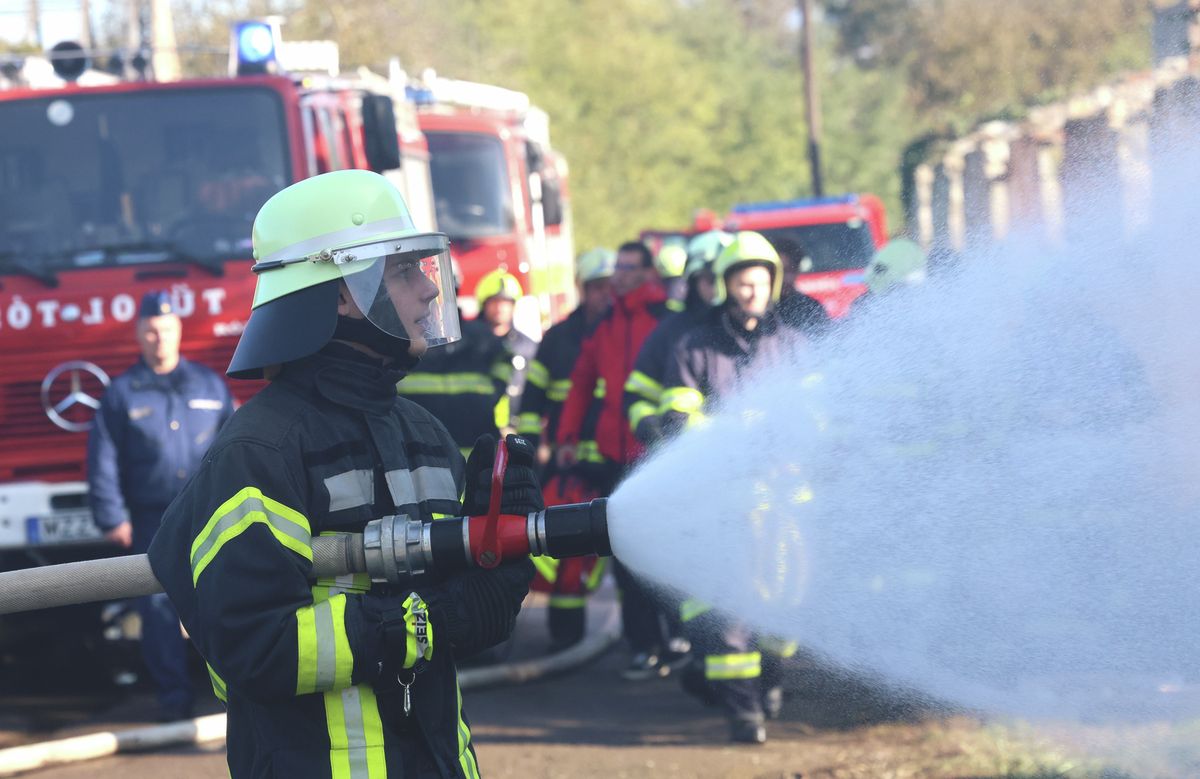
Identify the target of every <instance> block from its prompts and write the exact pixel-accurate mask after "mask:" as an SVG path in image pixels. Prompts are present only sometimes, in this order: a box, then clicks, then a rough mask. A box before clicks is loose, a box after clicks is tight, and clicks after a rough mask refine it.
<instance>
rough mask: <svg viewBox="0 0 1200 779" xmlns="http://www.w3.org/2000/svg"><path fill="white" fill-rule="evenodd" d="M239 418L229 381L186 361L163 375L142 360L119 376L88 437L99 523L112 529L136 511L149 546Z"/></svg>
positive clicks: (138, 531)
mask: <svg viewBox="0 0 1200 779" xmlns="http://www.w3.org/2000/svg"><path fill="white" fill-rule="evenodd" d="M232 413H233V399H232V397H231V396H230V394H229V388H228V387H227V386H226V385H225V382H224V380H222V379H221V377H220V376H218V375H217V374H215V373H213V372H212V371H211V370H209V369H208V368H206V367H204V366H203V365H198V364H196V363H194V362H190V361H188V360H185V359H180V361H179V365H178V366H177V367H176V368H175V370H173V371H171V372H170V373H167V374H163V375H161V376H160V375H158V374H156V373H154V371H152V370H150V368H149V366H147V365H146V363H145V362H143V361H141V360H139V361H138V362H137V364H136V365H134V366H133V367H132V368H130V369H129V370H128V371H126V372H125V373H123V374H122V375H120V376H118V377H117V378H116V379H114V380H113V383H112V386H111V387H109V388H108V391H107V392H106V393H105V394H104V397H103V399H102V400H101V401H100V409H99V410H98V411H97V412H96V421H95V425H94V426H93V427H92V431H91V434H90V435H89V436H88V493H89V499H90V502H91V507H92V516H93V518H94V520H95V522H96V525H97V526H98V527H99V528H100V529H101V530H106V531H107V530H111V529H112V528H114V527H116V526H117V525H119V524H121V522H123V521H124V519H125V510H126V509H128V511H129V518H130V519H131V520H132V521H133V529H134V547H135V551H137V550H138V549H144V548H145V547H146V546H147V545H148V544H149V542H150V537H152V536H153V535H154V531H155V530H157V528H158V522H159V519H160V518H161V516H162V512H163V510H164V509H166V507H167V505H168V504H169V503H170V502H171V501H172V500H174V499H175V496H176V495H178V494H179V492H180V490H182V489H183V485H184V484H186V483H187V480H188V479H189V478H190V477H191V475H192V474H193V473H194V472H195V471H196V470H197V468H199V467H200V463H201V461H202V460H203V458H204V453H205V452H206V451H208V447H209V445H210V444H211V443H212V441H213V439H214V438H215V437H216V435H217V431H218V430H219V429H220V427H221V425H222V424H224V423H225V421H226V420H227V419H229V417H230V415H231V414H232Z"/></svg>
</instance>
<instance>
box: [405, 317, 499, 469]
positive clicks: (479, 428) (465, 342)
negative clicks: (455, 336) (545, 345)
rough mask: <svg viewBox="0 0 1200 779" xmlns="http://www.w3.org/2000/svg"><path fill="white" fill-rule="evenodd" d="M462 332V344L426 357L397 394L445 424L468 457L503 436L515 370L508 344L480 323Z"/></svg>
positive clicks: (474, 322) (466, 326) (464, 325)
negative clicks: (479, 444)
mask: <svg viewBox="0 0 1200 779" xmlns="http://www.w3.org/2000/svg"><path fill="white" fill-rule="evenodd" d="M460 321H461V320H460ZM461 329H462V337H461V338H460V339H459V340H457V341H453V342H451V343H448V344H445V345H443V346H442V347H440V348H438V349H435V350H433V351H431V352H429V353H428V354H426V355H425V356H424V357H422V358H421V363H420V364H419V365H417V366H416V367H415V368H413V370H411V371H410V372H408V373H407V374H406V375H405V377H404V380H403V381H401V382H399V383H398V384H396V392H397V393H399V394H400V395H401V396H403V397H406V398H408V399H409V400H411V401H413V402H414V403H416V404H418V405H419V406H421V407H422V408H424V409H425V410H426V411H428V412H429V413H430V414H433V416H435V417H436V418H437V419H438V421H440V422H441V423H442V424H444V425H445V426H446V429H447V430H449V431H450V435H451V436H452V437H453V438H454V442H455V443H456V444H457V445H458V448H459V451H461V452H462V454H463V456H464V457H465V456H467V455H468V454H469V453H470V451H471V448H472V447H473V446H474V445H475V441H477V440H478V439H479V437H480V436H483V435H491V436H493V437H495V436H498V435H499V434H500V427H501V424H502V423H501V420H500V419H499V410H500V409H501V407H502V406H503V407H504V408H505V409H507V405H508V404H507V402H506V400H507V397H508V396H507V391H508V386H509V380H510V379H511V377H512V370H513V367H512V355H511V353H510V352H509V350H508V348H507V347H506V345H505V343H504V340H503V339H501V338H499V337H497V336H496V335H495V334H494V333H493V332H492V328H491V326H490V325H489V324H488V323H487V322H486V321H484V320H483V319H482V318H479V319H470V320H466V321H461Z"/></svg>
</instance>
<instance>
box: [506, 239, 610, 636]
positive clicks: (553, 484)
mask: <svg viewBox="0 0 1200 779" xmlns="http://www.w3.org/2000/svg"><path fill="white" fill-rule="evenodd" d="M616 262H617V255H616V252H614V251H613V250H612V249H608V248H603V247H598V248H595V249H590V250H588V251H586V252H584V253H583V254H581V255H579V259H578V260H577V261H576V264H575V280H576V281H577V282H578V284H579V292H580V301H581V302H580V304H579V307H578V308H576V309H575V310H574V311H572V312H571V313H570V315H569V316H567V318H566V319H564V320H563V321H561V322H559V323H558V324H556V325H554V326H553V327H551V328H550V329H549V330H547V331H546V334H545V335H544V336H543V337H542V342H541V344H540V345H539V346H538V350H537V355H536V356H535V357H534V359H533V362H531V363H530V365H529V373H528V377H527V381H526V383H525V392H524V393H523V394H522V395H521V415H520V417H519V423H518V427H517V432H518V433H520V434H521V435H522V436H524V437H526V438H531V439H533V440H537V441H541V440H548V441H553V440H554V437H555V435H556V433H557V431H558V417H559V412H560V411H561V410H562V404H563V401H564V400H565V399H566V397H567V392H568V391H569V390H570V389H571V369H572V368H574V367H575V359H576V358H577V357H578V356H579V350H580V348H581V347H582V345H583V341H584V339H585V338H587V336H588V335H589V334H590V333H591V332H592V331H593V330H594V329H595V328H596V325H597V324H599V323H600V320H601V319H603V318H604V315H605V314H607V313H608V310H609V308H611V307H612V284H611V280H612V275H613V269H614V267H615V265H616ZM599 416H600V401H599V400H598V399H596V400H593V402H592V408H591V409H590V410H589V411H588V415H587V419H586V420H585V421H584V425H583V429H582V432H581V440H580V442H579V447H578V448H577V450H576V451H577V458H576V462H575V463H574V464H573V465H571V466H570V467H568V468H562V469H560V468H558V466H557V464H556V463H554V462H553V461H551V462H549V463H547V466H546V471H545V472H544V474H543V479H542V482H543V484H545V497H546V504H547V505H558V504H561V503H580V502H584V501H588V500H591V499H592V498H596V497H599V496H600V495H601V492H600V490H601V488H602V486H603V483H604V479H603V476H604V474H603V473H602V471H603V469H604V464H603V460H602V459H601V457H600V452H599V450H597V448H596V440H595V429H596V420H597V419H598V418H599ZM534 564H535V565H536V566H537V568H538V572H539V573H540V574H541V575H542V577H543V579H544V580H545V582H546V587H545V588H544V589H548V590H549V592H550V609H549V616H548V619H549V628H550V651H552V652H553V651H557V650H559V649H562V648H564V647H567V646H570V645H571V644H574V643H576V642H578V641H579V640H580V639H581V638H583V635H584V629H585V627H586V622H587V620H586V616H587V615H586V612H585V608H586V605H587V595H588V594H589V593H590V592H591V591H592V590H594V589H595V588H596V587H597V586H598V585H599V583H600V578H601V577H602V576H603V574H604V568H605V566H604V561H596V560H595V559H590V560H589V559H586V558H568V559H566V560H555V559H553V558H550V557H539V558H535V559H534ZM535 586H540V585H535Z"/></svg>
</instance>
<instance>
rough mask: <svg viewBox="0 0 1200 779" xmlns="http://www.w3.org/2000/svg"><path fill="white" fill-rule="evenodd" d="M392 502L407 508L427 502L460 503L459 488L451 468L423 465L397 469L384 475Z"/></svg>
mask: <svg viewBox="0 0 1200 779" xmlns="http://www.w3.org/2000/svg"><path fill="white" fill-rule="evenodd" d="M384 478H386V479H387V485H388V490H389V491H390V492H391V493H392V500H394V501H395V502H396V505H397V506H407V505H410V504H413V503H420V502H422V501H427V500H450V501H454V502H456V503H457V502H458V487H457V486H456V485H455V483H454V473H453V472H452V471H451V470H450V469H449V468H439V467H435V466H432V465H422V466H421V467H420V468H413V469H411V470H408V469H403V468H401V469H397V470H394V471H388V472H387V473H385V474H384Z"/></svg>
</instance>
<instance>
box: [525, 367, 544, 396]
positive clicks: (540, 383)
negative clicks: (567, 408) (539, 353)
mask: <svg viewBox="0 0 1200 779" xmlns="http://www.w3.org/2000/svg"><path fill="white" fill-rule="evenodd" d="M525 380H526V381H528V382H529V383H530V384H532V385H533V386H535V387H537V388H539V389H543V390H544V389H546V387H549V386H550V369H549V368H547V367H546V366H545V365H544V364H542V362H541V361H540V360H533V361H532V362H530V363H529V367H528V368H527V369H526V370H525Z"/></svg>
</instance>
